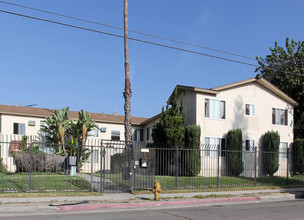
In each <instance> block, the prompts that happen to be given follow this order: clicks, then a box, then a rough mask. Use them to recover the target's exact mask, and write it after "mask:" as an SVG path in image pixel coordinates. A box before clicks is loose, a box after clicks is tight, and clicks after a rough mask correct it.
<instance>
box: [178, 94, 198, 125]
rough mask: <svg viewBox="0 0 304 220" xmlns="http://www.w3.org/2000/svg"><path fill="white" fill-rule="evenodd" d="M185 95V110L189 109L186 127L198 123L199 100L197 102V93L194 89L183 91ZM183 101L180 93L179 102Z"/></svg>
mask: <svg viewBox="0 0 304 220" xmlns="http://www.w3.org/2000/svg"><path fill="white" fill-rule="evenodd" d="M183 94H184V97H183V101H184V107H185V110H186V111H187V114H186V122H185V127H187V126H188V125H193V124H196V111H197V108H196V106H197V102H196V94H195V92H193V91H189V90H184V91H183ZM180 102H181V94H179V96H178V99H177V103H180Z"/></svg>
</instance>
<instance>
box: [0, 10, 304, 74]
mask: <svg viewBox="0 0 304 220" xmlns="http://www.w3.org/2000/svg"><path fill="white" fill-rule="evenodd" d="M0 12H2V13H6V14H11V15H16V16H19V17H25V18H30V19H34V20H39V21H44V22H48V23H53V24H58V25H62V26H67V27H72V28H76V29H80V30H85V31H90V32H95V33H99V34H105V35H109V36H113V37H119V38H124V36H122V35H118V34H113V33H109V32H104V31H99V30H95V29H90V28H86V27H81V26H76V25H72V24H67V23H63V22H58V21H53V20H48V19H44V18H39V17H34V16H29V15H24V14H19V13H15V12H11V11H5V10H0ZM128 39H129V40H133V41H137V42H141V43H146V44H151V45H155V46H160V47H165V48H170V49H174V50H179V51H183V52H188V53H192V54H197V55H201V56H207V57H211V58H216V59H220V60H225V61H229V62H234V63H238V64H243V65H247V66H252V67H257V68H258V67H260V66H258V65H256V64H252V63H246V62H242V61H238V60H233V59H228V58H225V57H220V56H214V55H211V54H206V53H201V52H197V51H192V50H187V49H183V48H179V47H173V46H169V45H165V44H159V43H155V42H151V41H146V40H141V39H138V38H132V37H128ZM267 69H268V70H274V71H279V72H283V73H287V74H292V75H297V76H304V75H302V74H297V73H292V72H286V71H281V70H276V69H273V68H267Z"/></svg>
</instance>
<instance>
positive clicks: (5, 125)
mask: <svg viewBox="0 0 304 220" xmlns="http://www.w3.org/2000/svg"><path fill="white" fill-rule="evenodd" d="M44 120H45V118H43V117H26V116H16V115H3V114H2V115H1V133H0V142H7V143H6V144H2V145H1V144H0V145H1V149H0V156H1V157H2V158H3V163H4V164H5V165H7V166H8V171H10V172H15V170H16V166H15V165H14V162H13V157H12V154H11V149H10V148H11V147H10V146H11V145H10V142H11V141H12V140H21V138H22V135H13V124H14V123H24V124H25V135H26V136H28V137H30V138H29V141H36V142H41V140H43V137H44V136H43V135H42V134H41V133H40V132H39V130H40V122H41V121H44ZM29 121H35V126H29V124H28V122H29ZM151 123H153V122H151ZM96 124H97V126H98V128H99V129H101V128H106V131H105V132H102V131H98V136H97V137H93V136H90V137H88V139H87V142H86V145H88V146H94V147H93V150H94V151H96V152H95V153H97V154H98V155H100V149H101V148H100V146H101V145H102V143H101V142H102V140H111V131H112V130H118V131H120V140H121V141H123V140H124V139H125V137H124V125H123V124H114V123H100V122H97V123H96ZM132 128H142V127H141V126H132ZM37 145H39V144H37ZM115 147H116V146H115ZM118 147H119V146H118ZM89 148H90V147H89ZM118 151H122V150H121V149H119V150H118ZM115 153H116V150H115V149H113V150H111V153H110V154H107V155H106V157H107V158H106V161H108V164H104V166H106V167H110V158H111V156H113V155H114V154H115ZM98 158H99V161H97V162H93V163H91V162H86V163H84V164H83V167H82V172H85V173H89V172H91V169H93V172H96V171H98V170H100V157H98Z"/></svg>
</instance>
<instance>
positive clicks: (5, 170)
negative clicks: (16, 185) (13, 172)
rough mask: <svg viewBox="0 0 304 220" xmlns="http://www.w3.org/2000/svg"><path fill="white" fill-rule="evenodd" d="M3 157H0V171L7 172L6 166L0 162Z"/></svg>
mask: <svg viewBox="0 0 304 220" xmlns="http://www.w3.org/2000/svg"><path fill="white" fill-rule="evenodd" d="M2 161H3V159H2V158H0V173H6V172H7V168H6V166H5V165H4V164H3V163H2Z"/></svg>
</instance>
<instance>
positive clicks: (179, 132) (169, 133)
mask: <svg viewBox="0 0 304 220" xmlns="http://www.w3.org/2000/svg"><path fill="white" fill-rule="evenodd" d="M177 96H178V93H177V89H176V88H175V90H174V92H173V95H172V97H170V98H169V100H168V102H167V106H166V110H165V109H164V107H162V112H161V115H160V120H159V121H158V122H157V123H156V124H155V125H154V127H153V130H152V137H153V141H154V144H155V145H156V146H162V147H165V148H175V145H176V144H178V146H179V147H183V146H184V143H183V139H184V125H185V117H186V113H185V111H184V101H183V94H182V95H181V104H180V107H178V104H177Z"/></svg>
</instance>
